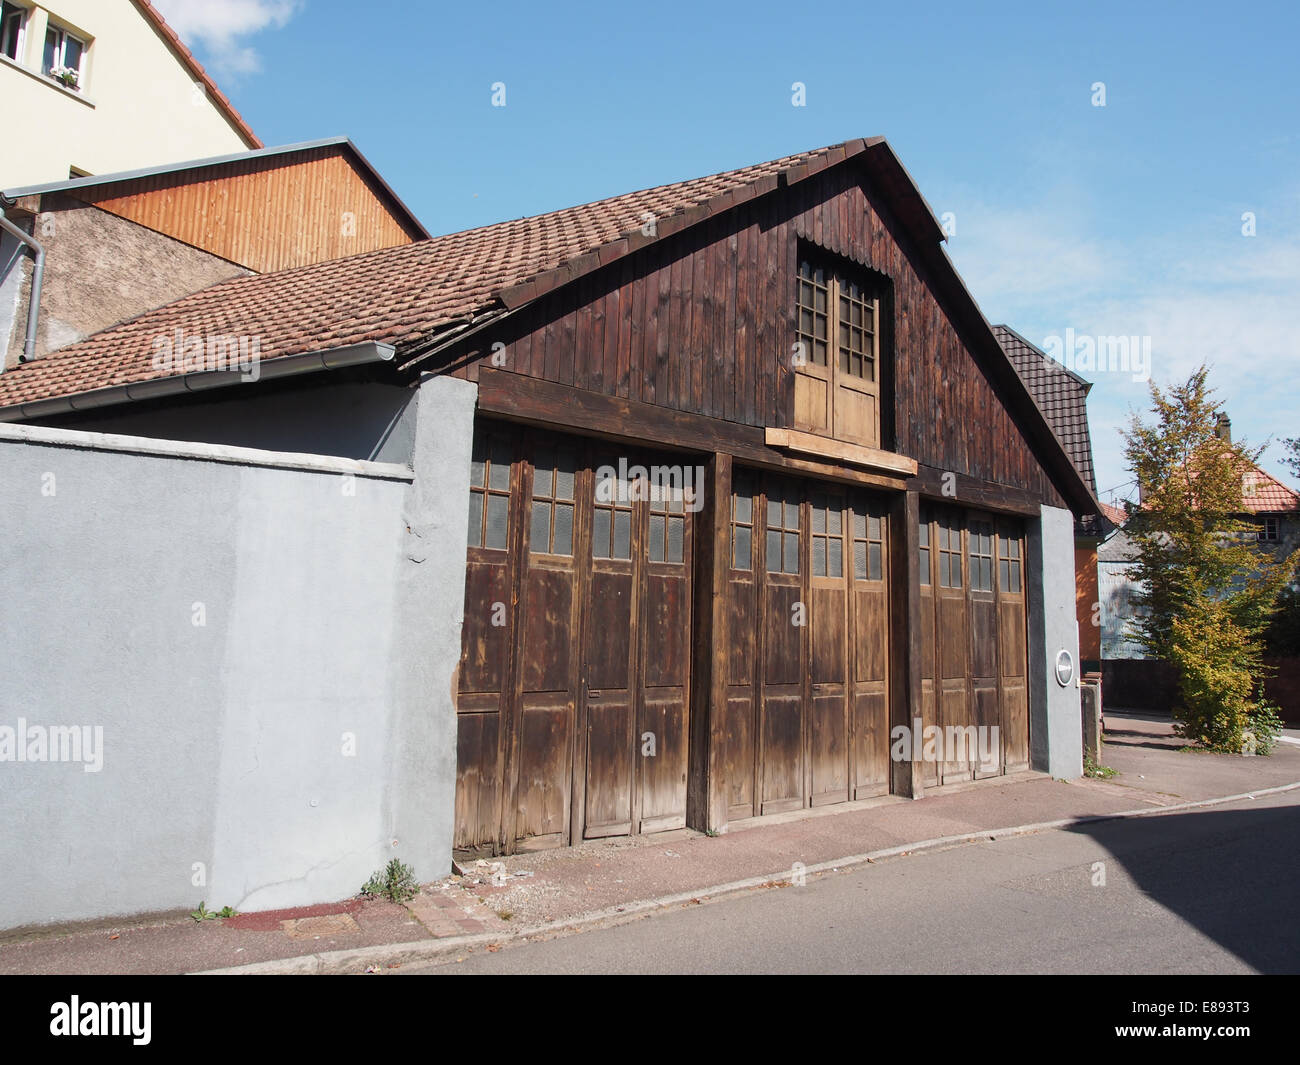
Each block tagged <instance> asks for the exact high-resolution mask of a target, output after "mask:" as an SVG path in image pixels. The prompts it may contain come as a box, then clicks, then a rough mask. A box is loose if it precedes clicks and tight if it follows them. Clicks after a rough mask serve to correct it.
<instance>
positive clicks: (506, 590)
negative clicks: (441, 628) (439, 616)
mask: <svg viewBox="0 0 1300 1065" xmlns="http://www.w3.org/2000/svg"><path fill="white" fill-rule="evenodd" d="M498 603H499V604H500V606H499V607H498V606H497V604H498ZM501 621H504V622H505V624H496V622H501ZM511 629H512V626H511V618H510V574H509V571H508V570H507V568H506V566H505V565H504V564H503V563H490V562H479V561H475V560H473V559H470V560H469V561H468V562H467V563H466V567H465V622H464V625H463V627H462V629H461V667H460V690H461V691H462V692H501V691H503V690H504V689H505V687H506V668H507V666H508V665H509V662H510V640H511Z"/></svg>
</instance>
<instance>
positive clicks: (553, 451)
mask: <svg viewBox="0 0 1300 1065" xmlns="http://www.w3.org/2000/svg"><path fill="white" fill-rule="evenodd" d="M575 468H576V462H575V460H574V454H573V449H572V448H568V447H558V448H545V449H543V450H542V451H540V452H538V455H537V458H536V461H535V463H534V466H533V518H532V525H531V527H530V529H529V535H528V550H529V551H530V552H532V553H533V554H534V555H572V554H573V511H574V495H573V478H574V470H575Z"/></svg>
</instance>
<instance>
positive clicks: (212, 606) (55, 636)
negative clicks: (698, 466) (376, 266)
mask: <svg viewBox="0 0 1300 1065" xmlns="http://www.w3.org/2000/svg"><path fill="white" fill-rule="evenodd" d="M474 395H475V389H474V386H473V385H470V384H467V383H465V382H459V381H451V380H445V379H439V380H430V381H426V382H425V383H424V385H423V386H422V387H421V389H420V391H419V396H418V400H417V407H418V414H417V415H416V418H415V424H414V426H413V429H412V435H411V439H412V444H413V455H414V465H415V470H416V473H415V475H414V476H413V475H412V474H411V473H410V471H409V470H407V469H406V468H404V467H398V466H393V465H384V466H380V465H378V464H367V463H358V462H354V461H349V460H340V459H312V458H310V457H308V456H284V455H277V454H274V453H267V452H253V451H241V450H239V449H234V448H214V447H211V446H208V445H194V444H173V443H164V442H161V441H155V440H145V439H140V438H137V439H130V438H116V437H101V436H98V435H96V434H87V433H79V432H70V431H67V430H49V429H31V428H28V427H14V426H0V558H3V560H4V566H3V579H4V585H5V594H4V596H3V598H0V641H2V642H0V646H3V647H4V649H5V668H4V670H3V671H0V729H3V728H5V727H6V726H7V727H9V728H10V729H11V730H13V729H16V727H17V725H18V719H19V718H25V719H26V722H27V723H28V727H29V728H30V727H31V726H33V725H35V726H41V727H46V726H58V725H81V726H91V727H94V726H99V727H102V729H103V749H102V759H103V761H102V768H101V769H99V771H97V772H86V771H85V767H84V765H82V764H75V763H74V764H69V763H66V762H54V761H45V762H40V761H27V762H17V761H14V760H2V761H0V818H3V823H4V824H5V825H6V831H5V832H4V833H3V834H0V928H13V927H21V926H25V925H33V924H43V923H48V922H57V921H71V920H80V919H89V918H97V917H106V916H116V915H127V914H135V913H143V912H149V911H157V910H170V909H176V908H186V909H188V908H193V907H194V906H196V905H197V904H198V903H199V902H201V901H206V902H207V903H208V905H209V906H210V907H214V908H215V907H220V906H225V905H231V906H235V907H236V908H239V909H241V910H259V909H276V908H280V907H284V906H293V905H305V904H310V903H317V902H327V901H334V900H337V899H342V898H346V897H349V896H351V895H354V894H355V893H356V892H357V890H358V889H359V888H360V886H361V884H362V882H363V881H364V880H365V878H366V877H367V876H368V875H369V874H370V873H371V872H373V871H374V870H375V869H377V868H379V867H380V866H382V865H383V864H384V863H385V862H387V860H388V859H389V858H391V857H394V856H396V857H399V858H401V859H402V860H403V861H406V862H408V863H410V864H412V865H414V867H415V869H416V872H417V874H418V875H419V876H420V877H421V878H422V879H429V878H432V877H434V876H438V875H441V874H442V873H444V872H446V871H447V869H448V867H449V863H450V855H451V838H452V818H453V808H454V781H455V707H454V702H453V696H452V690H453V686H454V676H455V669H456V663H457V661H458V659H459V653H460V616H461V601H462V599H463V594H464V559H465V549H464V535H465V527H466V507H467V498H468V478H469V447H470V439H471V436H472V420H473V409H474ZM51 478H52V479H51ZM51 486H52V488H53V491H52V492H51ZM196 620H199V621H201V622H202V624H196Z"/></svg>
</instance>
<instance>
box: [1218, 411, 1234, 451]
mask: <svg viewBox="0 0 1300 1065" xmlns="http://www.w3.org/2000/svg"><path fill="white" fill-rule="evenodd" d="M1214 434H1215V436H1217V437H1218V438H1219V439H1220V440H1222V441H1223V442H1224V443H1225V444H1231V443H1232V419H1231V418H1229V417H1228V416H1227V415H1226V414H1220V415H1219V421H1218V424H1216V425H1215V427H1214Z"/></svg>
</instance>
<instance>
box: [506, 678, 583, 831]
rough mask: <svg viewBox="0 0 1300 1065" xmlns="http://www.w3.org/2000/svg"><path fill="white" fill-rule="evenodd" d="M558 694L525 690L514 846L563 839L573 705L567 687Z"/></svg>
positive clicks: (519, 752) (567, 799) (565, 820)
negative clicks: (532, 693) (529, 694)
mask: <svg viewBox="0 0 1300 1065" xmlns="http://www.w3.org/2000/svg"><path fill="white" fill-rule="evenodd" d="M559 694H560V698H559V699H556V698H555V696H554V695H551V697H550V698H549V699H547V698H546V697H545V696H538V697H535V699H530V698H528V697H527V696H526V697H525V702H524V705H523V712H522V713H521V715H520V722H519V751H518V761H519V777H518V787H517V790H516V796H517V799H516V807H517V811H516V820H515V836H516V839H517V840H518V841H519V849H524V850H528V849H536V848H538V847H558V846H563V845H564V844H565V843H567V842H568V826H569V796H570V791H571V784H570V780H571V774H570V767H569V752H570V743H571V740H572V735H571V732H570V727H571V722H572V720H573V707H572V704H571V703H570V702H569V700H568V699H567V695H568V693H567V692H563V693H559Z"/></svg>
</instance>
